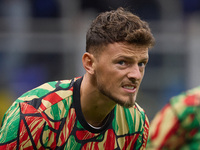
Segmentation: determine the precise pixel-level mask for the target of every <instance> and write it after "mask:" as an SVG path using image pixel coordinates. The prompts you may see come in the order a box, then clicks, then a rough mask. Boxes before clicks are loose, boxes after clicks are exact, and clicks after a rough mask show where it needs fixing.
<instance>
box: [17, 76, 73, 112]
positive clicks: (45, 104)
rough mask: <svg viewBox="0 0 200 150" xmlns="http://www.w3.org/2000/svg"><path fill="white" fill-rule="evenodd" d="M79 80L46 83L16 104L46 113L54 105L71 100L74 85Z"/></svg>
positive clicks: (22, 97)
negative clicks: (29, 106)
mask: <svg viewBox="0 0 200 150" xmlns="http://www.w3.org/2000/svg"><path fill="white" fill-rule="evenodd" d="M76 80H77V78H73V79H70V80H58V81H51V82H47V83H44V84H42V85H40V86H38V87H36V88H34V89H32V90H30V91H28V92H26V93H24V94H23V95H22V96H20V97H19V98H18V99H17V100H16V102H18V103H21V105H23V104H26V105H31V106H32V107H33V108H35V109H37V110H39V111H44V110H46V109H47V108H49V107H52V106H53V105H55V104H57V103H60V102H62V101H66V100H69V99H71V100H72V95H73V84H74V82H75V81H76Z"/></svg>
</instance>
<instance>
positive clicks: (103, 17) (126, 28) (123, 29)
mask: <svg viewBox="0 0 200 150" xmlns="http://www.w3.org/2000/svg"><path fill="white" fill-rule="evenodd" d="M114 42H127V43H129V44H136V45H138V46H146V47H149V48H150V47H152V46H153V45H154V43H155V40H154V37H153V35H152V33H151V30H150V28H149V25H148V23H147V22H145V21H142V20H141V19H140V18H139V17H138V16H136V15H134V14H133V13H131V12H130V11H126V10H125V9H124V8H122V7H120V8H118V9H117V10H111V11H107V12H103V13H101V14H99V16H97V17H96V19H95V20H93V22H92V24H91V26H90V28H89V30H88V32H87V35H86V51H87V52H94V49H99V47H101V46H106V45H107V44H110V43H114Z"/></svg>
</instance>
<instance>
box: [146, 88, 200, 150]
mask: <svg viewBox="0 0 200 150" xmlns="http://www.w3.org/2000/svg"><path fill="white" fill-rule="evenodd" d="M147 145H148V146H147V147H148V148H147V149H148V150H151V149H152V150H177V149H179V150H199V149H200V86H199V87H196V88H194V89H190V90H188V91H187V92H183V93H181V94H179V95H177V96H174V97H173V98H172V99H171V100H170V101H169V103H168V104H167V105H166V106H165V107H164V108H163V109H162V110H161V111H160V112H158V114H157V115H156V116H155V118H154V119H153V120H152V122H151V125H150V136H149V140H148V144H147Z"/></svg>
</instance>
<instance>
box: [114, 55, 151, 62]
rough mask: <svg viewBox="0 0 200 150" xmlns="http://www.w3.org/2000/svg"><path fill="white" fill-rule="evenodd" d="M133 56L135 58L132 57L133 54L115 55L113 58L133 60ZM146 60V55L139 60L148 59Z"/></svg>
mask: <svg viewBox="0 0 200 150" xmlns="http://www.w3.org/2000/svg"><path fill="white" fill-rule="evenodd" d="M133 58H135V57H133V56H117V57H116V58H115V59H126V60H134V59H133ZM148 60H149V57H148V56H147V57H143V58H141V59H140V61H148Z"/></svg>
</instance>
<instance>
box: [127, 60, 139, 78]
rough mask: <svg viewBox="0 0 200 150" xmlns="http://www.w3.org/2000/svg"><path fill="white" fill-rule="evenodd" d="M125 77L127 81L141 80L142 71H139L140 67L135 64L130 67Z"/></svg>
mask: <svg viewBox="0 0 200 150" xmlns="http://www.w3.org/2000/svg"><path fill="white" fill-rule="evenodd" d="M127 76H128V78H129V79H135V80H140V79H141V78H142V71H141V70H140V67H139V66H138V65H137V64H135V65H133V66H132V67H130V69H129V72H128V74H127Z"/></svg>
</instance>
